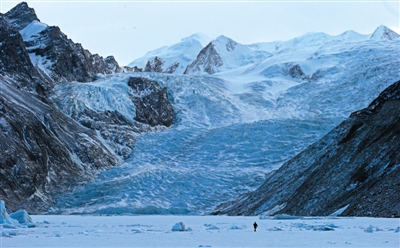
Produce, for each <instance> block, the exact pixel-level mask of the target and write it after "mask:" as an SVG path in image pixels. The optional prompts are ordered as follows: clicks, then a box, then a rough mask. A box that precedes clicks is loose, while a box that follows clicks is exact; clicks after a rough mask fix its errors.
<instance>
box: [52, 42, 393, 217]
mask: <svg viewBox="0 0 400 248" xmlns="http://www.w3.org/2000/svg"><path fill="white" fill-rule="evenodd" d="M399 48H400V44H399V42H398V41H390V40H379V41H375V40H369V39H367V40H361V41H360V42H349V43H346V42H345V43H342V42H333V43H328V44H326V45H325V46H321V47H320V49H317V50H316V51H315V49H314V48H313V50H312V52H310V51H309V50H307V47H305V48H304V49H300V48H298V49H296V50H297V53H296V52H295V50H291V49H289V50H287V51H286V53H285V52H282V53H278V54H276V55H273V56H272V57H268V58H266V59H265V60H264V61H262V62H260V63H257V64H255V65H248V66H247V67H246V66H245V67H244V68H246V69H244V70H243V68H242V69H241V70H242V71H240V70H229V71H226V72H221V73H218V74H214V75H213V76H191V75H169V74H165V73H132V74H121V75H118V76H117V75H110V76H105V77H104V78H102V79H101V80H102V81H103V82H105V83H104V85H105V84H107V85H114V86H113V87H117V85H125V84H126V82H127V80H128V78H129V77H130V76H133V77H144V78H148V79H152V80H155V81H157V82H158V83H159V84H160V85H161V86H162V87H167V88H168V96H169V99H170V100H171V102H172V105H173V106H174V109H175V111H176V112H175V113H176V117H175V121H174V124H173V125H172V126H171V128H170V129H168V130H165V131H163V132H158V133H152V134H146V135H143V136H141V137H139V138H138V139H137V141H136V143H135V147H134V149H133V152H132V155H131V157H130V158H129V159H127V160H126V161H125V162H124V163H123V164H122V165H120V166H118V167H114V168H112V169H110V170H107V171H105V172H104V173H102V174H101V175H100V176H99V178H98V179H96V180H95V181H93V182H91V183H88V184H87V185H86V186H85V187H82V188H81V189H79V190H77V191H75V192H72V193H67V194H65V195H62V196H60V198H59V199H58V201H57V204H56V205H55V206H54V208H53V209H52V210H51V212H52V213H95V214H123V213H125V214H174V213H175V214H178V213H179V214H186V213H188V214H201V213H210V212H212V211H213V210H214V207H215V206H216V205H218V204H219V203H221V202H223V201H227V200H230V199H235V198H236V197H237V195H239V194H241V193H246V192H248V191H251V190H254V189H256V188H258V187H259V186H260V185H261V184H262V182H263V181H264V180H265V179H266V178H267V177H268V173H269V172H271V171H273V170H275V169H277V168H279V167H280V166H281V165H282V164H283V163H284V162H286V161H288V160H289V159H290V158H292V157H294V156H295V155H296V154H298V153H300V152H301V151H303V150H304V149H306V148H307V147H308V146H310V145H311V144H313V143H314V142H316V141H318V140H319V139H320V138H322V137H323V136H324V135H326V134H327V133H328V132H329V131H330V130H331V129H333V128H334V127H335V126H336V125H338V124H339V123H340V122H342V121H343V120H345V119H346V118H348V116H349V115H350V114H351V113H352V112H354V111H356V110H359V109H362V108H364V107H366V106H368V104H369V103H370V102H371V101H372V100H373V99H374V98H376V97H377V96H378V95H379V93H380V92H381V91H383V90H384V89H385V88H386V87H388V86H389V85H390V84H392V83H393V82H395V81H397V80H399V78H400V66H399V61H400V59H399V57H398V56H397V54H396V53H395V52H393V51H397V50H398V49H399ZM274 57H275V58H274ZM291 58H292V59H291ZM300 59H301V60H300ZM246 70H247V71H246ZM232 75H234V76H232ZM93 85H96V86H97V87H102V86H101V84H97V83H96V82H94V83H93ZM74 86H75V85H74ZM118 87H120V86H118ZM76 90H79V89H78V88H76ZM101 92H105V91H102V90H101ZM121 93H123V92H121ZM67 94H68V95H72V94H73V95H74V98H76V97H77V95H76V93H72V92H68V93H67ZM125 94H128V92H126V93H125ZM79 97H85V96H84V95H83V94H79ZM60 99H63V98H62V97H61V98H60ZM105 104H106V103H105ZM62 108H63V109H68V108H70V104H69V103H68V102H67V101H65V100H63V107H62ZM335 207H338V208H340V207H342V206H335Z"/></svg>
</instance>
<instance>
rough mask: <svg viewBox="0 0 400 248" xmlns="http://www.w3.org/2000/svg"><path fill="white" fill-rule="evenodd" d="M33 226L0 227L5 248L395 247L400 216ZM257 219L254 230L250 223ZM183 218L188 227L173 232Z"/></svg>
mask: <svg viewBox="0 0 400 248" xmlns="http://www.w3.org/2000/svg"><path fill="white" fill-rule="evenodd" d="M31 217H32V219H33V222H34V223H35V225H36V227H34V228H26V227H25V228H23V227H19V228H16V229H15V228H14V229H13V228H11V229H10V228H6V226H4V227H3V225H0V228H1V232H2V234H3V235H2V236H1V237H0V239H1V244H0V247H1V248H7V247H76V248H78V247H399V245H400V243H399V242H400V241H399V240H400V232H399V231H400V220H399V219H394V218H393V219H383V218H335V217H326V218H293V219H279V218H278V219H273V218H266V219H260V218H259V217H228V216H180V215H162V216H160V215H147V216H145V215H141V216H77V215H70V216H60V215H58V216H56V215H36V216H35V215H34V216H31ZM254 221H256V222H257V223H258V229H257V232H254V231H253V226H252V224H253V223H254ZM180 222H182V223H183V224H184V225H185V229H188V231H172V228H173V227H174V226H175V224H176V223H180Z"/></svg>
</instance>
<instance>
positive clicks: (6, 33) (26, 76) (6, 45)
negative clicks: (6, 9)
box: [0, 15, 49, 93]
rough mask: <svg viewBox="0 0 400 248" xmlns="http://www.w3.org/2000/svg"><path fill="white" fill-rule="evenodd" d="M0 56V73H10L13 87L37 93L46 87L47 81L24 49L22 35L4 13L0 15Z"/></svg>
mask: <svg viewBox="0 0 400 248" xmlns="http://www.w3.org/2000/svg"><path fill="white" fill-rule="evenodd" d="M0 58H1V60H0V69H1V70H0V74H1V75H3V76H5V75H12V76H13V77H14V79H15V81H13V83H15V85H14V86H15V87H17V88H20V89H23V90H25V91H29V92H37V93H41V92H42V91H43V88H47V86H46V85H48V84H49V81H48V80H46V79H45V78H43V77H42V76H41V75H40V74H39V73H38V72H37V70H36V69H35V67H34V66H33V64H32V63H31V60H30V58H29V55H28V53H27V51H26V49H25V44H24V42H23V40H22V36H21V35H20V33H19V32H18V31H17V30H16V29H14V28H13V27H12V26H11V25H10V23H9V22H8V21H7V19H6V18H5V17H4V15H0ZM17 82H18V83H17Z"/></svg>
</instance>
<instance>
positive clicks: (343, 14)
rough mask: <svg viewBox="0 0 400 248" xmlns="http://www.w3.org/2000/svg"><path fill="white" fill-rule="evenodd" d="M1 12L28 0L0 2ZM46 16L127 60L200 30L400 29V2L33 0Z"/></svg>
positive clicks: (262, 34) (288, 34)
mask: <svg viewBox="0 0 400 248" xmlns="http://www.w3.org/2000/svg"><path fill="white" fill-rule="evenodd" d="M0 2H1V3H0V6H1V13H5V12H7V11H8V10H10V9H11V8H13V7H14V6H15V5H17V4H18V3H19V2H20V1H13V0H11V1H10V0H0ZM26 2H27V3H28V5H29V6H30V7H32V8H34V9H35V11H36V14H37V16H38V18H39V19H40V20H41V22H44V23H46V24H48V25H52V26H53V25H56V26H59V27H60V28H61V30H62V31H63V32H64V33H65V34H66V35H67V36H68V37H69V38H71V39H72V40H73V41H74V42H77V43H81V44H82V45H83V47H84V48H86V49H88V50H90V51H91V52H92V53H98V54H99V55H101V56H103V57H106V56H108V55H114V56H115V58H116V59H117V61H118V62H119V64H120V65H127V64H128V63H129V62H131V61H132V60H134V59H136V58H138V57H141V56H143V55H144V54H146V53H147V52H148V51H150V50H154V49H156V48H159V47H161V46H164V45H171V44H173V43H176V42H179V41H180V40H181V38H183V37H187V36H190V35H191V34H194V33H203V34H206V35H207V36H209V37H211V38H216V37H217V36H219V35H225V36H227V37H229V38H232V39H233V40H235V41H237V42H239V43H242V44H251V43H255V42H260V41H275V40H288V39H292V38H294V37H296V36H300V35H302V34H305V33H307V32H325V33H327V34H330V35H338V34H340V33H342V32H344V31H346V30H354V31H356V32H359V33H361V34H370V33H372V32H373V31H374V30H375V28H377V27H378V26H379V25H385V26H387V27H389V28H391V29H392V30H394V31H396V32H397V33H399V32H400V24H399V22H400V21H399V19H400V17H399V8H400V7H399V1H398V0H397V1H339V0H333V1H299V0H298V1H296V0H293V1H257V0H254V1H251V0H250V1H224V0H219V1H205V0H192V1H191V0H188V1H181V0H175V1H167V0H158V1H129V0H125V1H101V0H99V1H93V0H80V1H76V0H62V1H57V0H55V1H51V0H47V1H38V0H36V1H26Z"/></svg>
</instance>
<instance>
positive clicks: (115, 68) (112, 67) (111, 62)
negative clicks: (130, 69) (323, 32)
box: [104, 56, 122, 73]
mask: <svg viewBox="0 0 400 248" xmlns="http://www.w3.org/2000/svg"><path fill="white" fill-rule="evenodd" d="M104 62H105V63H106V65H107V69H108V72H110V73H114V72H115V73H119V72H122V68H121V67H119V65H118V62H117V61H116V60H115V58H114V56H108V57H107V58H105V59H104Z"/></svg>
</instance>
